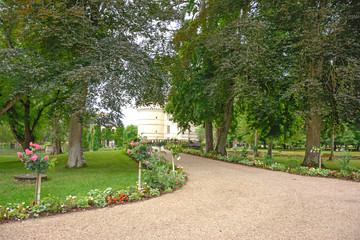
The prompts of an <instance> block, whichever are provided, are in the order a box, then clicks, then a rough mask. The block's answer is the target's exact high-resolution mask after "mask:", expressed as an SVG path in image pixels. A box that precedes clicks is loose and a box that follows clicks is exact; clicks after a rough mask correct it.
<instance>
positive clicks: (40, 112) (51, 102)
mask: <svg viewBox="0 0 360 240" xmlns="http://www.w3.org/2000/svg"><path fill="white" fill-rule="evenodd" d="M59 94H60V90H58V91H57V93H56V97H55V98H54V99H53V100H52V101H50V102H48V103H47V104H45V105H44V106H43V107H42V108H41V109H40V111H39V112H38V115H37V117H36V119H35V121H34V123H33V125H32V127H31V132H32V131H33V130H34V128H35V126H36V124H37V123H38V121H39V119H40V116H41V114H42V112H43V111H44V109H45V108H47V107H48V106H50V105H51V104H53V103H55V102H56V101H57V100H58V98H59Z"/></svg>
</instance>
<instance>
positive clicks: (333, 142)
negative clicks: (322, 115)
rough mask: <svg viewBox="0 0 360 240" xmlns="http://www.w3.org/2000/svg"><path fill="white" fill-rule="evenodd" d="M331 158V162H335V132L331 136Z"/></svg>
mask: <svg viewBox="0 0 360 240" xmlns="http://www.w3.org/2000/svg"><path fill="white" fill-rule="evenodd" d="M330 149H331V150H330V151H331V152H330V157H329V160H334V149H335V134H334V131H333V132H332V134H331V145H330Z"/></svg>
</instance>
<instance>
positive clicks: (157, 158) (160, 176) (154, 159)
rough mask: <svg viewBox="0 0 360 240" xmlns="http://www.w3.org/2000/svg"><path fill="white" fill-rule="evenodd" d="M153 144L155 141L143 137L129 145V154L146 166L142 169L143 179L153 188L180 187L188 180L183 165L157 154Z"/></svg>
mask: <svg viewBox="0 0 360 240" xmlns="http://www.w3.org/2000/svg"><path fill="white" fill-rule="evenodd" d="M138 143H139V144H138ZM152 144H155V143H154V142H151V140H147V139H146V138H145V139H144V138H141V139H140V140H139V142H136V143H135V144H134V145H132V144H131V143H130V145H131V146H129V145H128V147H129V149H128V151H127V152H128V154H129V155H130V156H132V157H133V158H135V159H136V160H137V161H141V162H142V163H143V164H144V165H145V167H146V169H143V170H142V181H143V182H146V184H147V185H148V186H150V187H151V188H157V189H161V190H163V191H165V190H167V191H171V189H174V188H179V187H180V186H181V185H183V184H184V183H185V180H186V174H185V173H184V171H183V169H182V167H180V166H177V165H174V166H173V164H172V163H171V162H169V161H168V160H167V159H166V158H165V157H164V156H162V155H161V154H157V152H156V150H155V149H153V148H152ZM145 167H144V168H145ZM169 189H170V190H169Z"/></svg>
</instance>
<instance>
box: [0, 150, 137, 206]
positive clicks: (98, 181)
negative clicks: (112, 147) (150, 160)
mask: <svg viewBox="0 0 360 240" xmlns="http://www.w3.org/2000/svg"><path fill="white" fill-rule="evenodd" d="M84 155H85V159H86V163H87V167H84V168H78V169H76V168H71V169H69V168H66V167H65V165H66V162H67V155H66V154H62V155H57V156H52V157H56V159H57V164H56V166H55V168H54V169H53V170H51V171H50V172H48V173H47V176H48V180H47V181H43V182H42V186H41V196H42V198H43V197H45V196H48V195H49V194H50V195H51V196H57V197H60V198H62V199H65V198H66V196H68V195H72V196H74V195H76V196H81V195H86V193H87V192H89V191H90V190H92V189H100V190H105V189H106V188H108V187H111V188H116V189H121V188H126V187H127V186H130V185H134V184H135V183H136V181H137V170H138V169H137V166H138V165H137V163H136V162H134V161H133V160H131V159H130V158H129V157H128V156H126V155H125V153H124V152H123V151H108V152H85V154H84ZM26 173H32V172H29V171H27V170H26V169H25V167H24V164H23V163H21V162H20V161H19V159H18V158H17V156H16V153H5V152H1V153H0V175H1V178H0V186H1V188H0V205H4V204H6V203H21V202H25V203H29V202H31V201H33V200H34V195H35V184H18V183H15V182H14V175H17V174H26Z"/></svg>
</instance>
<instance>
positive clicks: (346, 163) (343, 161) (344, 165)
mask: <svg viewBox="0 0 360 240" xmlns="http://www.w3.org/2000/svg"><path fill="white" fill-rule="evenodd" d="M350 160H351V153H350V152H349V151H345V152H344V153H343V156H342V158H340V159H339V162H340V163H339V164H338V166H339V168H340V170H341V171H344V172H347V173H352V172H356V171H357V170H358V169H357V168H356V167H352V166H350Z"/></svg>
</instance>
